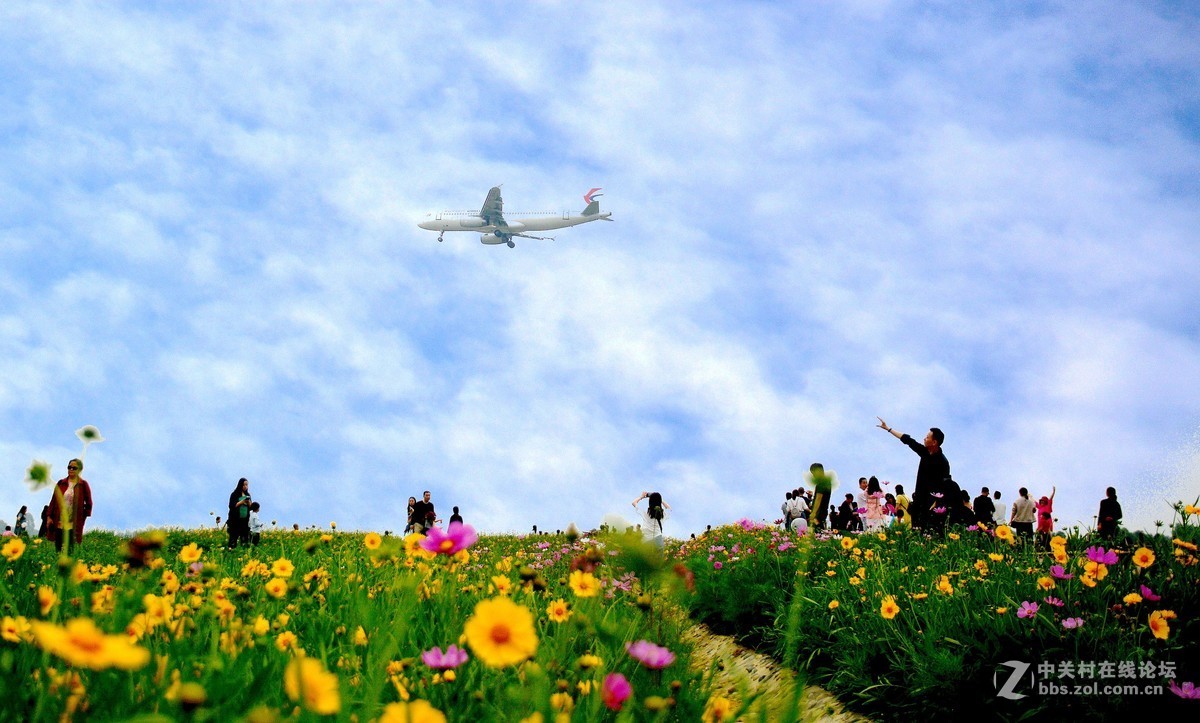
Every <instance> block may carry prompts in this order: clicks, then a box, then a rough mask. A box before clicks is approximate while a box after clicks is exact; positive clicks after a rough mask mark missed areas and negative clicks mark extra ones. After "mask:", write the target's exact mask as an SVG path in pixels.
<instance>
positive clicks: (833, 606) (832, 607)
mask: <svg viewBox="0 0 1200 723" xmlns="http://www.w3.org/2000/svg"><path fill="white" fill-rule="evenodd" d="M838 605H841V603H840V602H838V601H837V600H830V601H829V609H830V610H837V609H838Z"/></svg>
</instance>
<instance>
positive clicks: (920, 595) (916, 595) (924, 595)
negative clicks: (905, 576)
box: [909, 592, 929, 600]
mask: <svg viewBox="0 0 1200 723" xmlns="http://www.w3.org/2000/svg"><path fill="white" fill-rule="evenodd" d="M909 597H911V598H912V599H913V600H924V599H925V598H927V597H929V593H927V592H916V593H913V594H912V595H910V596H909Z"/></svg>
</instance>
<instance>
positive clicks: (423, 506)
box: [404, 490, 463, 535]
mask: <svg viewBox="0 0 1200 723" xmlns="http://www.w3.org/2000/svg"><path fill="white" fill-rule="evenodd" d="M406 519H407V524H405V526H404V534H406V535H407V534H409V533H410V532H416V533H418V534H424V533H426V532H428V531H429V528H430V527H433V526H434V525H436V524H438V523H439V522H441V521H442V520H441V518H439V517H438V516H437V511H436V510H435V509H434V507H433V500H432V499H430V494H429V490H425V491H424V492H423V493H422V494H421V499H419V500H418V499H417V498H416V497H409V498H408V517H407V518H406ZM455 522H457V523H458V524H460V525H461V524H462V523H463V518H462V515H460V514H459V513H458V507H457V506H455V507H453V508H451V515H450V522H449V524H451V525H453V524H454V523H455Z"/></svg>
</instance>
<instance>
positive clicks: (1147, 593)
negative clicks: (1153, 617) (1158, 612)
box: [1142, 585, 1162, 602]
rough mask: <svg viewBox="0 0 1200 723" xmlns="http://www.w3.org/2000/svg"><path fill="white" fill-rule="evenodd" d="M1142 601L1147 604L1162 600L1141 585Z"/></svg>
mask: <svg viewBox="0 0 1200 723" xmlns="http://www.w3.org/2000/svg"><path fill="white" fill-rule="evenodd" d="M1142 599H1143V600H1147V601H1149V602H1158V601H1159V600H1162V597H1161V596H1159V595H1155V594H1154V591H1153V590H1151V589H1150V588H1148V587H1146V586H1145V585H1142Z"/></svg>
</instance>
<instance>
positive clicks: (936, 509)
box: [933, 507, 946, 515]
mask: <svg viewBox="0 0 1200 723" xmlns="http://www.w3.org/2000/svg"><path fill="white" fill-rule="evenodd" d="M933 511H934V512H936V513H938V514H939V515H944V514H946V508H945V507H934V508H933Z"/></svg>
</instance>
